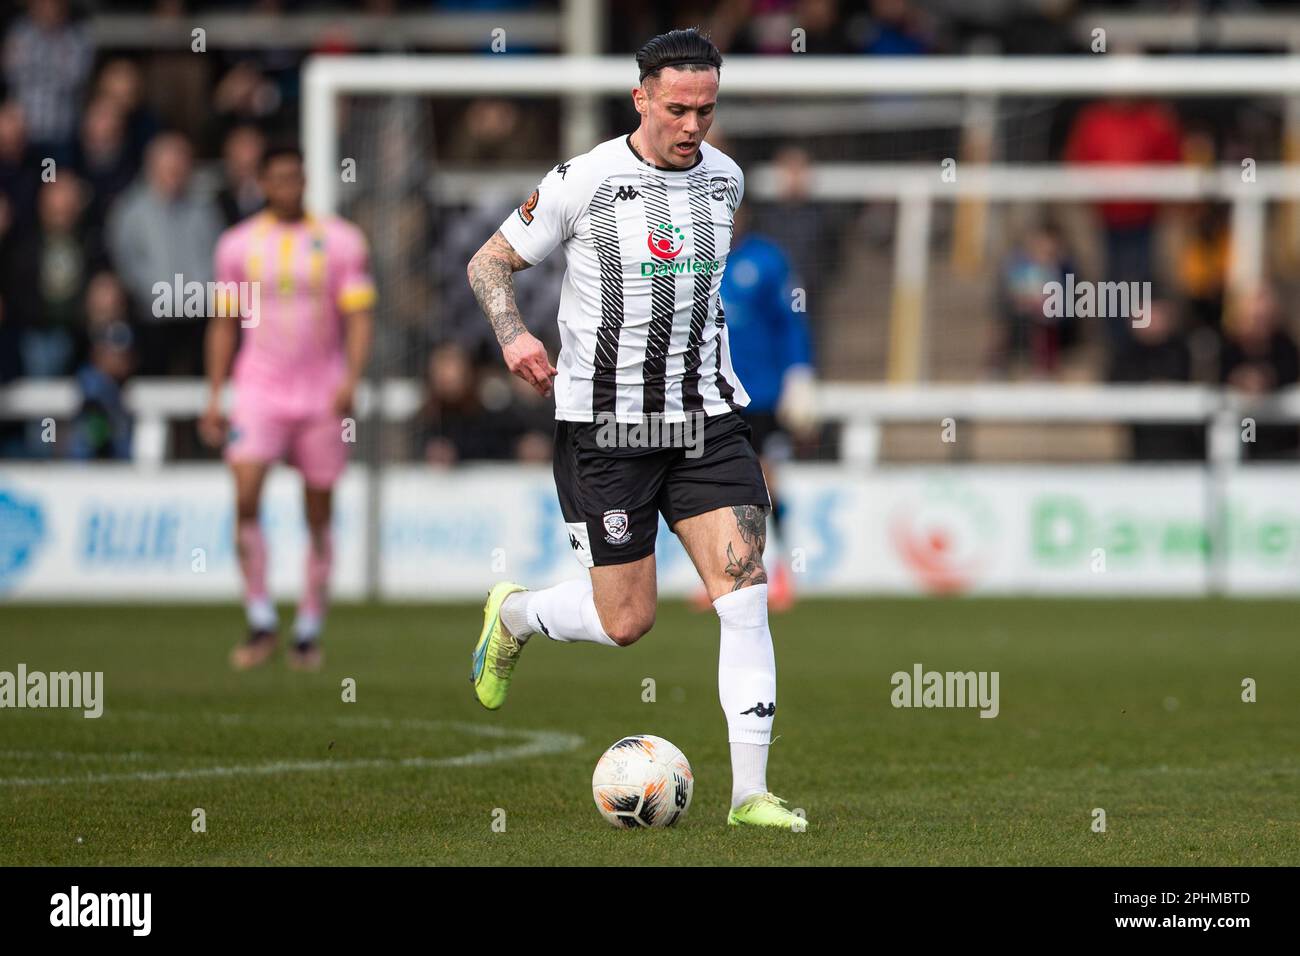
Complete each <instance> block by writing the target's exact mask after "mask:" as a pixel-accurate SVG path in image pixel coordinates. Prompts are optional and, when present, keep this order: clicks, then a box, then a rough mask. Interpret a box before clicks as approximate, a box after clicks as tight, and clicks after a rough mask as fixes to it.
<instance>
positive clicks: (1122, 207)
mask: <svg viewBox="0 0 1300 956" xmlns="http://www.w3.org/2000/svg"><path fill="white" fill-rule="evenodd" d="M1181 158H1182V130H1181V128H1180V126H1179V123H1178V118H1177V117H1176V116H1174V114H1173V112H1172V111H1171V110H1170V109H1169V108H1168V107H1167V106H1165V105H1164V104H1162V103H1158V102H1155V101H1151V100H1138V99H1132V98H1129V97H1114V98H1111V99H1107V100H1103V101H1101V102H1099V103H1092V104H1090V105H1088V106H1085V107H1084V108H1083V109H1082V110H1081V111H1080V112H1079V115H1078V116H1077V117H1076V118H1075V120H1074V125H1073V126H1072V127H1071V128H1070V134H1069V137H1068V140H1067V142H1066V145H1065V161H1066V162H1068V163H1087V164H1098V163H1108V164H1112V165H1146V164H1153V163H1176V162H1178V161H1179V160H1180V159H1181ZM1096 208H1097V212H1098V214H1099V216H1100V218H1101V223H1102V229H1103V231H1104V234H1105V244H1106V266H1105V269H1106V271H1105V275H1104V276H1103V277H1102V278H1103V280H1104V281H1107V282H1149V281H1151V280H1152V278H1153V276H1152V272H1153V269H1152V261H1151V245H1152V230H1153V226H1154V223H1155V218H1156V212H1157V209H1158V206H1157V204H1156V203H1154V202H1150V201H1143V200H1139V201H1133V200H1123V201H1106V202H1099V203H1097V207H1096ZM1106 330H1107V333H1108V336H1107V337H1108V339H1109V341H1110V343H1111V345H1112V347H1115V348H1123V347H1124V346H1126V345H1128V344H1130V343H1131V342H1132V329H1131V326H1130V324H1129V322H1128V320H1127V319H1123V318H1120V319H1115V318H1112V319H1110V320H1108V322H1107V325H1106Z"/></svg>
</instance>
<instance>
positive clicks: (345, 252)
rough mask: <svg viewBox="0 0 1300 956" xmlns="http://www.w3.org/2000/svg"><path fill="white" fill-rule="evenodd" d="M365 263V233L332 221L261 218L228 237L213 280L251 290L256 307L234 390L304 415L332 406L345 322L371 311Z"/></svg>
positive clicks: (247, 294) (343, 358)
mask: <svg viewBox="0 0 1300 956" xmlns="http://www.w3.org/2000/svg"><path fill="white" fill-rule="evenodd" d="M368 259H369V256H368V252H367V247H366V239H365V236H364V235H363V234H362V232H361V230H360V229H358V228H357V227H356V226H354V225H353V224H352V223H350V222H348V221H346V220H344V219H339V218H337V217H333V216H331V217H328V218H325V219H318V218H315V217H313V216H307V217H305V218H303V219H302V220H300V221H298V222H294V223H282V222H279V221H278V220H276V218H275V217H274V216H273V215H272V214H271V213H269V212H262V213H258V214H257V215H255V216H251V217H250V218H248V219H246V220H244V221H243V222H241V223H238V224H237V225H235V226H232V227H231V228H230V229H227V230H226V231H225V233H223V234H222V236H221V239H220V240H219V241H218V243H217V252H216V270H215V271H216V279H217V281H218V282H220V283H246V284H247V285H244V286H242V287H241V288H240V293H239V294H240V296H241V298H243V299H245V300H248V299H250V298H251V301H252V302H253V303H256V305H257V309H256V312H255V314H254V315H253V316H252V317H251V318H249V319H246V320H243V321H241V325H242V326H243V335H242V337H241V340H240V346H239V354H238V356H237V357H236V359H235V368H234V372H233V379H234V383H235V386H236V388H237V389H239V390H240V391H241V392H243V393H245V394H247V393H253V394H256V395H257V396H259V399H265V400H266V401H270V402H274V403H275V404H276V405H277V406H280V407H282V408H285V409H293V410H296V411H300V412H303V413H309V412H311V411H314V410H319V409H320V408H321V407H323V406H328V404H329V402H330V400H331V399H332V397H333V395H334V391H335V389H337V387H338V385H339V383H340V382H341V381H342V379H343V377H344V375H345V374H346V372H347V355H346V352H345V336H344V317H345V316H346V315H347V314H348V313H350V312H358V311H364V310H367V309H370V308H371V307H372V306H373V305H374V301H375V285H374V281H373V280H372V279H371V277H370V268H369V261H368ZM227 288H231V287H227ZM228 307H229V308H230V311H231V312H234V308H233V306H230V305H229V304H228ZM248 311H249V308H248V305H247V301H245V304H244V312H245V313H246V312H248ZM228 314H229V313H228Z"/></svg>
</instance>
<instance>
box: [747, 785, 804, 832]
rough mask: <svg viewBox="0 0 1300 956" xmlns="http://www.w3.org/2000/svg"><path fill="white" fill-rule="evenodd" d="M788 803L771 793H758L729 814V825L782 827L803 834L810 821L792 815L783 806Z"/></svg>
mask: <svg viewBox="0 0 1300 956" xmlns="http://www.w3.org/2000/svg"><path fill="white" fill-rule="evenodd" d="M786 802H787V801H785V800H782V799H781V798H780V797H778V796H775V795H774V794H770V793H757V794H755V795H754V796H752V797H750V798H749V799H748V800H746V801H745V802H744V803H742V804H741V805H740V806H738V807H736V808H734V809H733V810H732V811H731V812H730V813H728V814H727V823H728V825H730V826H733V827H746V826H747V827H780V828H782V829H784V830H793V831H794V832H796V833H802V832H803V831H804V830H807V829H808V821H807V820H805V819H804V818H803V817H801V816H800V815H799V814H797V813H791V812H790V811H789V810H787V809H786V808H785V807H783V806H781V804H783V803H786Z"/></svg>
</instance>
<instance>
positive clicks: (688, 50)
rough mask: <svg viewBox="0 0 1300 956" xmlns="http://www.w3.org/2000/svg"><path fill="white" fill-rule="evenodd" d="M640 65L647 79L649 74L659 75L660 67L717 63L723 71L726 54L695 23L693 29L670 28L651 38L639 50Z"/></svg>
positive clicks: (643, 78) (698, 67)
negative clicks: (723, 58) (723, 59)
mask: <svg viewBox="0 0 1300 956" xmlns="http://www.w3.org/2000/svg"><path fill="white" fill-rule="evenodd" d="M636 65H637V67H638V68H639V69H640V70H641V82H642V83H644V82H645V81H646V79H647V78H648V77H657V76H658V75H659V71H660V70H663V69H666V68H668V67H672V68H674V69H680V70H692V69H695V70H704V69H708V68H709V67H713V69H715V70H717V71H718V72H719V73H721V72H722V54H721V53H719V52H718V48H717V47H716V46H714V45H713V41H712V40H710V39H709V38H708V37H706V36H705V35H704V34H702V33H701V32H700V31H699V30H697V29H695V27H691V28H690V29H689V30H670V31H669V32H667V33H661V34H659V36H657V37H654V38H653V39H651V40H649V41H647V42H646V44H645V46H643V47H641V49H639V50H637V51H636Z"/></svg>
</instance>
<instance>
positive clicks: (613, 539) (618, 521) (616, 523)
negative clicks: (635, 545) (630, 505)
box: [603, 509, 632, 544]
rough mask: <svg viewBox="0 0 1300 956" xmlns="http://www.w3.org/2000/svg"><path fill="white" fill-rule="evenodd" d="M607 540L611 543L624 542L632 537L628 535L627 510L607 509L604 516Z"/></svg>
mask: <svg viewBox="0 0 1300 956" xmlns="http://www.w3.org/2000/svg"><path fill="white" fill-rule="evenodd" d="M603 520H604V524H605V540H606V541H608V542H609V543H610V544H624V543H626V542H628V541H631V540H632V539H631V538H629V537H628V536H627V512H626V511H623V510H621V509H618V510H613V511H606V512H605V516H604V519H603Z"/></svg>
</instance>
